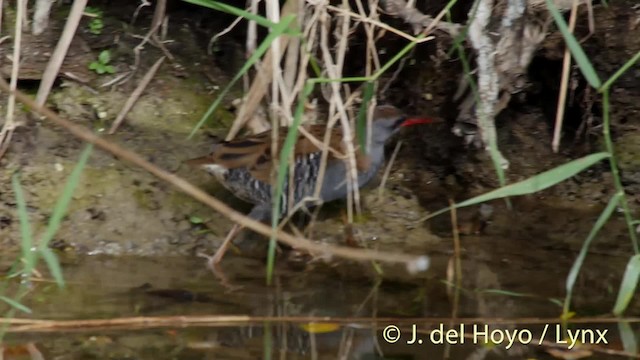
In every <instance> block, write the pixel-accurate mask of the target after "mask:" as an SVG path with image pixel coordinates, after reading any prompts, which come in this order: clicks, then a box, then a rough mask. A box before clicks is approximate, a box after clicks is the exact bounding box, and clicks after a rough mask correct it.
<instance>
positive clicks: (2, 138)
mask: <svg viewBox="0 0 640 360" xmlns="http://www.w3.org/2000/svg"><path fill="white" fill-rule="evenodd" d="M24 1H25V0H18V2H17V6H16V7H17V14H16V23H15V28H14V31H15V36H14V39H13V58H12V59H11V60H12V64H11V84H10V85H9V88H10V89H11V91H12V92H13V91H15V90H16V88H17V86H18V74H19V72H20V47H21V44H22V19H23V14H22V11H23V9H24V4H23V3H24ZM0 5H2V4H0ZM15 106H16V97H15V95H14V94H13V93H11V94H9V99H8V101H7V117H6V120H5V122H4V125H3V126H2V131H1V132H0V157H2V156H3V155H4V153H5V151H7V149H8V148H9V144H10V143H11V138H12V136H13V130H14V129H15V127H16V124H15V118H14V116H15V114H14V112H15Z"/></svg>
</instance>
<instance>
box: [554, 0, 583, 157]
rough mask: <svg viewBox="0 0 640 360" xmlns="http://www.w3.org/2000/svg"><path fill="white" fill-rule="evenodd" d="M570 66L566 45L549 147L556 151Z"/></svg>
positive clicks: (573, 15) (573, 24)
mask: <svg viewBox="0 0 640 360" xmlns="http://www.w3.org/2000/svg"><path fill="white" fill-rule="evenodd" d="M578 1H579V0H573V6H572V7H571V17H570V18H569V31H570V32H571V33H572V34H573V30H574V29H575V27H576V18H577V17H578ZM570 66H571V52H570V51H569V47H568V46H567V47H566V48H565V49H564V58H563V59H562V79H561V80H560V93H559V94H558V108H557V109H556V124H555V127H554V129H553V141H552V142H551V149H553V152H555V153H557V152H558V150H559V148H560V137H561V135H562V123H563V120H564V111H565V104H566V102H567V88H568V87H569V86H568V84H569V73H570V72H571V71H570Z"/></svg>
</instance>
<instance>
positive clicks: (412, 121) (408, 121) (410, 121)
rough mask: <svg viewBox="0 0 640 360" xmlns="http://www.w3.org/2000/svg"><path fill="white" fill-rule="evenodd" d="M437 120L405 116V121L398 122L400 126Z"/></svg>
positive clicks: (429, 122) (430, 122)
mask: <svg viewBox="0 0 640 360" xmlns="http://www.w3.org/2000/svg"><path fill="white" fill-rule="evenodd" d="M436 122H439V121H437V120H435V119H430V118H407V119H406V120H405V121H403V122H402V124H400V126H403V127H404V126H413V125H419V124H433V123H436Z"/></svg>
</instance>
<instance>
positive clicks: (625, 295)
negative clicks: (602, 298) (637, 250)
mask: <svg viewBox="0 0 640 360" xmlns="http://www.w3.org/2000/svg"><path fill="white" fill-rule="evenodd" d="M638 279H640V254H638V255H634V256H632V257H631V259H629V262H628V263H627V268H626V270H625V271H624V276H623V277H622V284H620V291H618V298H617V299H616V304H615V306H614V307H613V314H614V315H616V316H620V315H622V313H623V312H624V311H625V310H626V309H627V306H629V302H631V299H632V298H633V295H634V294H635V292H636V287H637V286H638Z"/></svg>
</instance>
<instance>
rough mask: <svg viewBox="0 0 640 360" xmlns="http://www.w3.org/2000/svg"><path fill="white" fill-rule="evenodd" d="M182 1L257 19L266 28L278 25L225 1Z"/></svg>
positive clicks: (291, 31) (294, 32) (298, 32)
mask: <svg viewBox="0 0 640 360" xmlns="http://www.w3.org/2000/svg"><path fill="white" fill-rule="evenodd" d="M182 1H184V2H188V3H191V4H194V5H199V6H203V7H206V8H209V9H213V10H217V11H222V12H226V13H227V14H231V15H235V16H239V17H242V18H245V19H246V20H249V21H255V22H256V24H258V25H260V26H263V27H266V28H270V29H272V28H274V27H276V26H277V25H278V24H276V23H274V22H273V21H271V20H269V19H267V18H265V17H263V16H260V15H258V14H254V13H252V12H249V11H246V10H244V9H240V8H237V7H235V6H231V5H229V4H225V3H223V2H219V1H213V0H182ZM285 33H286V34H288V35H296V36H297V35H300V31H299V30H298V29H287V31H285Z"/></svg>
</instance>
